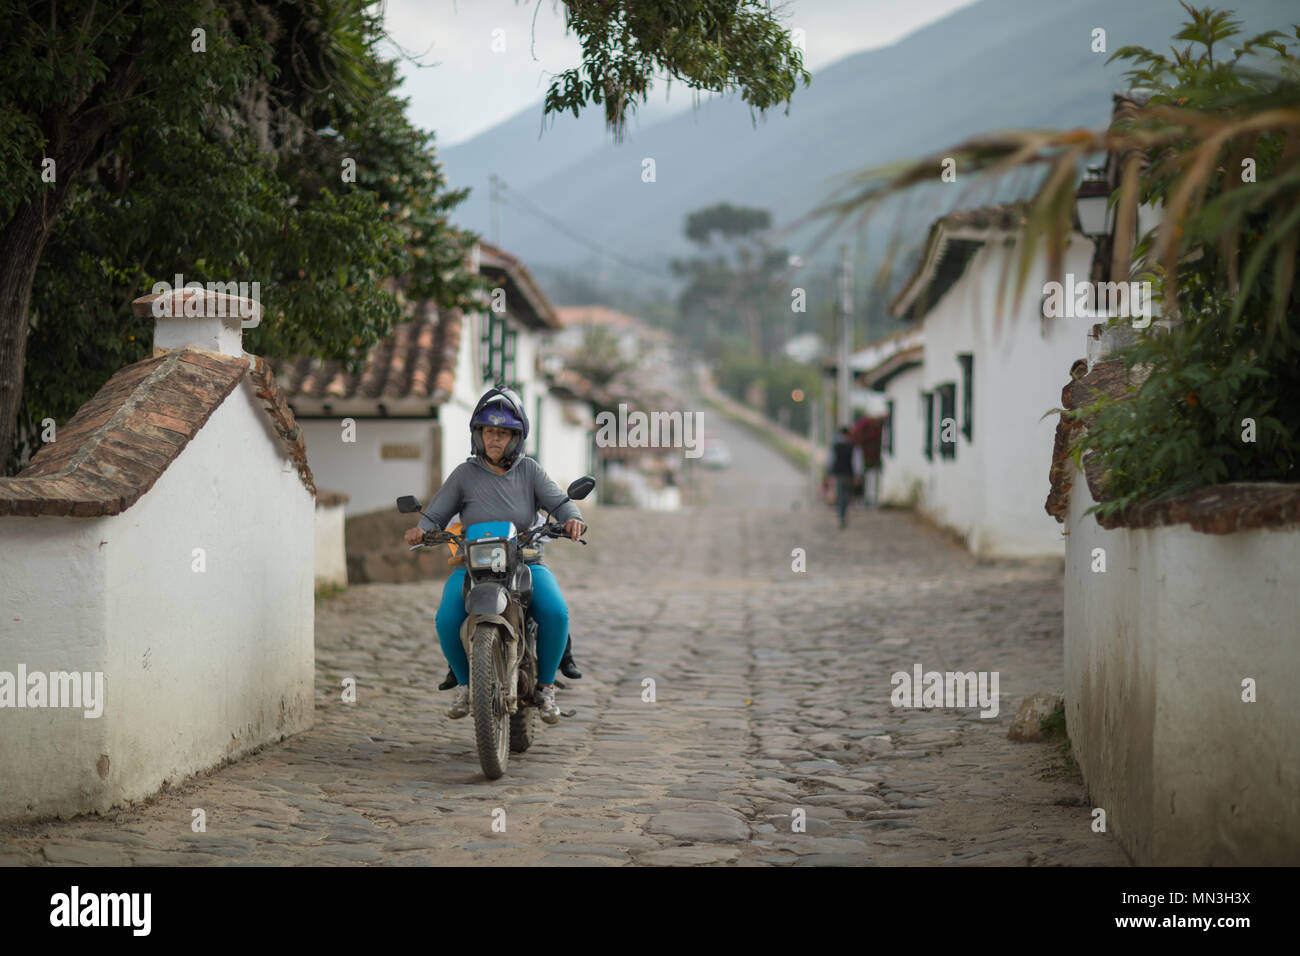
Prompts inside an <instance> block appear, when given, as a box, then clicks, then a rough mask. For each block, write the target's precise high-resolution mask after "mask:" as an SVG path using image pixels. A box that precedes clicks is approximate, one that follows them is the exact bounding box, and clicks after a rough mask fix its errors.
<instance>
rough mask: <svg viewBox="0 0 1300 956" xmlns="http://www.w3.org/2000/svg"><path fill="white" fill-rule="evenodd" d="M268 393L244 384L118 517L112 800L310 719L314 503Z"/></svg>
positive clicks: (112, 549)
mask: <svg viewBox="0 0 1300 956" xmlns="http://www.w3.org/2000/svg"><path fill="white" fill-rule="evenodd" d="M257 401H258V400H257V399H256V397H255V396H254V394H253V388H252V385H251V384H250V383H249V382H248V381H247V380H245V381H244V382H242V383H241V384H240V386H239V387H238V388H237V389H236V390H235V391H234V392H232V393H231V395H230V396H228V397H227V399H226V400H225V401H224V402H223V403H222V404H221V406H220V407H219V408H218V409H217V410H216V411H215V412H214V413H213V415H212V417H211V418H210V419H209V420H208V422H207V424H205V425H204V426H203V428H202V429H201V430H200V431H199V433H198V434H197V435H196V436H195V437H194V438H193V439H192V440H191V442H190V444H189V445H188V446H186V448H185V450H184V451H183V452H181V454H180V456H179V457H178V458H177V459H176V461H174V462H173V463H172V465H171V467H169V468H168V469H167V470H166V471H165V472H164V473H163V475H162V476H161V477H160V478H159V479H158V481H157V483H156V484H155V485H154V487H153V488H151V489H150V490H149V492H148V493H147V494H146V495H145V496H144V497H142V498H141V499H140V501H138V502H137V503H136V504H135V505H134V506H133V507H132V508H130V509H128V510H127V511H126V512H124V513H123V514H122V515H119V516H117V517H115V518H114V519H112V522H113V527H112V537H111V539H110V541H109V544H108V545H107V546H106V549H107V550H108V551H109V554H108V556H107V561H108V577H107V595H108V600H107V614H106V624H107V633H106V637H105V639H106V641H107V647H108V668H109V669H110V672H111V674H112V683H113V686H114V693H113V695H112V696H111V697H110V698H109V702H108V708H109V709H107V710H106V713H105V716H106V717H107V718H108V720H109V740H108V749H107V750H106V753H107V754H108V756H109V758H110V761H111V769H110V771H109V778H108V779H109V784H110V790H111V795H112V798H113V801H114V803H117V802H119V801H122V800H136V799H140V798H142V797H144V796H147V795H148V794H150V793H152V792H154V791H155V790H156V789H157V788H158V786H159V785H160V784H161V783H162V782H163V781H165V780H170V781H176V780H179V779H181V778H182V777H184V776H187V775H189V774H192V773H195V772H197V771H199V770H203V769H206V768H208V767H212V766H215V765H217V764H219V763H220V762H221V761H222V760H224V759H226V758H230V757H236V756H238V755H241V754H244V753H247V752H248V751H250V750H252V749H254V748H256V747H258V746H261V745H263V744H266V743H270V742H273V741H277V740H282V739H283V738H284V737H285V736H287V735H289V734H293V733H296V732H298V731H300V730H304V729H306V728H307V727H310V726H311V724H312V701H313V680H314V666H315V650H314V645H313V634H312V629H313V624H314V613H315V602H314V587H313V583H314V582H313V578H314V570H315V555H314V551H315V502H314V498H313V496H312V494H311V493H310V492H309V491H308V490H307V489H306V488H305V487H304V486H303V484H302V481H301V479H300V478H299V477H298V472H297V469H296V468H295V467H294V464H293V462H292V460H291V459H290V458H289V456H288V454H287V452H286V450H285V447H284V445H283V444H282V443H281V442H280V441H279V440H278V439H277V438H275V437H274V433H273V431H272V430H271V427H270V422H269V420H268V418H267V416H266V415H265V413H264V412H263V411H262V410H261V409H260V408H259V407H258V406H257V404H256V403H257ZM232 466H233V467H232ZM196 548H202V549H204V567H205V570H204V571H203V572H201V573H199V572H196V571H195V570H193V568H194V560H195V558H194V555H193V551H194V549H196Z"/></svg>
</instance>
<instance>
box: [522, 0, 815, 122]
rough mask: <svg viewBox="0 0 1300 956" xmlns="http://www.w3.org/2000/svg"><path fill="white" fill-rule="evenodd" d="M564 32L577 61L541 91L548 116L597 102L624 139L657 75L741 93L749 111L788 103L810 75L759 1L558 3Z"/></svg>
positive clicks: (709, 89)
mask: <svg viewBox="0 0 1300 956" xmlns="http://www.w3.org/2000/svg"><path fill="white" fill-rule="evenodd" d="M564 8H565V17H566V23H567V25H568V28H569V29H571V30H573V31H574V32H575V33H577V35H578V37H579V39H580V40H581V41H582V65H581V66H579V67H575V68H573V69H569V70H565V71H564V72H563V73H561V74H560V75H559V76H557V77H556V78H555V79H554V80H553V81H552V83H551V86H550V88H549V89H548V90H547V91H546V100H545V112H546V113H548V114H549V113H563V112H566V111H572V113H573V115H574V116H577V115H578V112H579V110H581V109H582V108H583V107H585V106H587V105H588V104H592V103H598V104H603V105H604V108H605V122H606V124H607V125H608V126H609V128H610V129H611V130H612V131H613V132H614V134H615V136H616V137H621V136H622V133H623V130H624V127H625V126H626V123H627V116H628V114H629V113H630V112H632V111H634V110H635V109H636V103H637V100H638V99H639V100H640V101H641V102H643V103H644V102H645V101H646V99H647V97H648V96H649V91H650V86H651V84H652V82H653V80H654V78H655V77H656V75H657V74H661V73H662V74H666V75H668V76H669V77H671V78H674V79H677V80H678V81H679V82H682V83H684V84H685V85H686V87H687V88H688V89H691V90H699V91H705V92H712V93H720V92H724V91H727V90H732V89H739V90H740V92H741V96H742V97H743V99H744V101H745V102H746V103H748V104H750V107H751V110H757V111H759V112H762V111H764V110H767V109H770V108H771V107H773V106H776V105H777V104H778V103H782V102H784V103H786V104H787V109H788V104H789V103H790V99H791V97H792V96H793V95H794V91H795V88H796V86H797V85H798V82H799V81H800V80H802V81H803V83H804V85H805V86H807V85H808V82H809V80H810V79H811V77H810V75H809V73H808V72H807V71H806V70H805V69H804V68H803V56H802V54H801V53H800V51H799V49H798V48H797V47H796V46H795V45H794V44H793V42H792V41H791V39H790V36H789V34H788V33H787V32H786V31H785V29H784V28H783V27H782V26H781V25H780V23H778V22H777V21H776V20H775V19H774V18H773V16H772V13H771V7H770V4H769V3H766V2H764V0H655V2H654V3H646V2H643V0H565V4H564Z"/></svg>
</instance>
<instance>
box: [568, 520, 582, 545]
mask: <svg viewBox="0 0 1300 956" xmlns="http://www.w3.org/2000/svg"><path fill="white" fill-rule="evenodd" d="M586 530H587V526H586V525H585V524H583V523H582V522H581V521H579V520H578V519H577V518H570V519H569V520H568V521H566V522H564V533H565V534H567V535H568V536H569V538H570V539H571V540H573V541H577V540H578V539H579V538H581V537H582V532H584V531H586Z"/></svg>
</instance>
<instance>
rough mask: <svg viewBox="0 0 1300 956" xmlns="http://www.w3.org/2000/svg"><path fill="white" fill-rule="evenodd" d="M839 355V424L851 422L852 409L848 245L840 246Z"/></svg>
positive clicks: (850, 298)
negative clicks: (850, 394)
mask: <svg viewBox="0 0 1300 956" xmlns="http://www.w3.org/2000/svg"><path fill="white" fill-rule="evenodd" d="M840 253H841V259H840V357H839V362H838V363H837V364H838V366H839V368H838V371H839V387H838V389H837V390H838V392H839V400H838V402H837V403H836V404H837V406H838V407H837V409H836V421H837V422H838V424H840V425H848V424H851V422H850V421H849V416H850V415H851V414H852V413H853V409H852V408H851V407H850V406H849V382H850V381H851V379H850V376H849V352H850V351H851V350H852V348H853V258H852V256H850V255H849V245H848V243H845V244H844V245H843V246H841V247H840Z"/></svg>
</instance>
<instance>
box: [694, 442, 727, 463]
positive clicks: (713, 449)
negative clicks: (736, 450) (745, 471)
mask: <svg viewBox="0 0 1300 956" xmlns="http://www.w3.org/2000/svg"><path fill="white" fill-rule="evenodd" d="M700 464H701V465H703V466H704V467H705V468H726V467H727V466H728V465H730V464H731V449H730V448H728V447H727V443H726V442H724V441H719V440H718V439H716V438H714V439H707V440H705V442H704V454H702V455H701V456H700Z"/></svg>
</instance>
